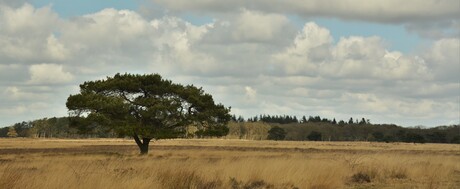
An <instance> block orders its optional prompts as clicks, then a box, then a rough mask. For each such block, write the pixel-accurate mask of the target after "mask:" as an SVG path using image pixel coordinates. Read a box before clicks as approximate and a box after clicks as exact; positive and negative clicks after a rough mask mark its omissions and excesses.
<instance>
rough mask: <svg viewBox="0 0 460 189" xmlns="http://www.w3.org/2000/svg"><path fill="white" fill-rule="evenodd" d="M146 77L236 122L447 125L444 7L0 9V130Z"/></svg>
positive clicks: (458, 28)
mask: <svg viewBox="0 0 460 189" xmlns="http://www.w3.org/2000/svg"><path fill="white" fill-rule="evenodd" d="M116 73H137V74H150V73H158V74H160V75H162V76H163V77H164V78H166V79H169V80H172V81H173V82H176V83H181V84H193V85H195V86H200V87H203V90H205V91H206V92H207V93H209V94H211V95H213V97H214V100H215V101H216V102H218V103H222V104H224V105H225V106H230V107H231V110H232V112H231V113H232V114H235V115H242V116H244V117H246V118H248V117H252V116H255V115H260V114H270V115H275V114H276V115H296V116H302V115H306V116H309V115H311V116H316V115H319V116H321V117H326V118H330V119H332V118H336V119H337V120H341V119H343V120H348V119H349V118H350V117H353V118H355V119H356V118H359V119H360V118H362V117H365V118H368V119H370V121H371V122H372V123H392V124H397V125H401V126H406V127H409V126H427V127H432V126H438V125H452V124H460V74H459V73H460V1H458V0H424V1H419V0H405V1H401V0H374V1H368V0H328V1H325V0H310V1H303V0H286V1H276V0H253V1H245V0H234V1H217V0H195V1H190V0H175V1H171V0H104V1H91V0H80V1H65V0H0V94H1V98H0V126H9V125H12V124H14V123H17V122H22V121H32V120H35V119H40V118H44V117H60V116H66V115H68V114H67V109H66V107H65V102H66V100H67V97H68V96H69V95H70V94H76V93H78V92H79V84H81V83H83V82H84V81H90V80H96V79H103V78H106V77H107V76H113V75H114V74H116Z"/></svg>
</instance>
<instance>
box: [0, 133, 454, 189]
mask: <svg viewBox="0 0 460 189" xmlns="http://www.w3.org/2000/svg"><path fill="white" fill-rule="evenodd" d="M137 154H138V149H137V147H136V146H135V144H134V142H133V141H131V140H118V139H108V140H106V139H96V140H61V139H59V140H58V139H54V140H41V139H0V188H21V189H22V188H25V189H28V188H51V189H52V188H70V189H71V188H101V189H104V188H107V189H109V188H165V189H169V188H171V189H172V188H174V189H176V188H197V189H198V188H199V189H201V188H205V189H206V188H209V189H211V188H223V189H227V188H228V189H237V188H241V189H243V188H244V189H246V188H247V189H249V188H274V189H275V188H289V189H293V188H299V189H302V188H311V189H335V188H401V189H403V188H414V189H419V188H420V189H422V188H431V189H434V188H439V189H443V188H446V189H451V188H452V189H453V188H458V186H460V163H459V162H460V145H453V144H452V145H448V144H416V145H415V144H404V143H395V144H387V143H369V142H286V141H282V142H274V141H241V140H220V139H213V140H195V139H193V140H161V141H156V142H154V143H152V144H151V151H150V154H149V155H147V156H139V155H137Z"/></svg>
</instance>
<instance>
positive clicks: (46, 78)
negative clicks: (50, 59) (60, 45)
mask: <svg viewBox="0 0 460 189" xmlns="http://www.w3.org/2000/svg"><path fill="white" fill-rule="evenodd" d="M29 72H30V80H29V82H30V83H32V84H45V85H49V84H61V83H68V82H71V81H72V80H73V79H74V76H73V75H72V74H71V73H70V72H66V71H64V70H63V66H62V65H58V64H35V65H32V66H30V68H29Z"/></svg>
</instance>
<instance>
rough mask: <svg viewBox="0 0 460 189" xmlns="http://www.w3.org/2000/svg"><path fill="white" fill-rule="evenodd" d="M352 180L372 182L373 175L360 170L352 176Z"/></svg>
mask: <svg viewBox="0 0 460 189" xmlns="http://www.w3.org/2000/svg"><path fill="white" fill-rule="evenodd" d="M351 181H352V182H356V183H365V182H371V176H370V175H369V174H367V173H364V172H358V173H355V174H353V175H352V176H351Z"/></svg>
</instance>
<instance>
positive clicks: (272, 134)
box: [268, 126, 286, 140]
mask: <svg viewBox="0 0 460 189" xmlns="http://www.w3.org/2000/svg"><path fill="white" fill-rule="evenodd" d="M285 137H286V131H285V130H284V129H283V128H281V127H278V126H274V127H272V128H271V129H270V130H269V131H268V139H269V140H284V138H285Z"/></svg>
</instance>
